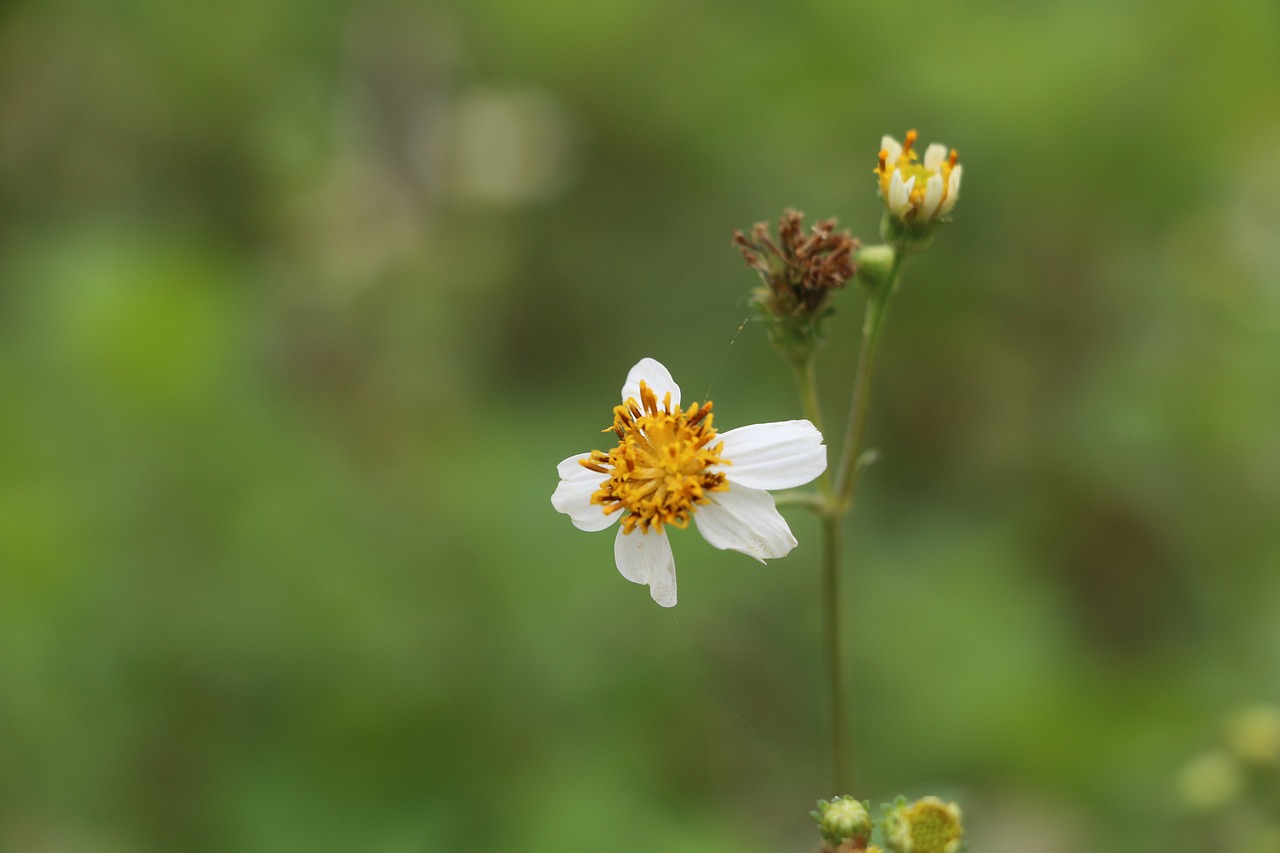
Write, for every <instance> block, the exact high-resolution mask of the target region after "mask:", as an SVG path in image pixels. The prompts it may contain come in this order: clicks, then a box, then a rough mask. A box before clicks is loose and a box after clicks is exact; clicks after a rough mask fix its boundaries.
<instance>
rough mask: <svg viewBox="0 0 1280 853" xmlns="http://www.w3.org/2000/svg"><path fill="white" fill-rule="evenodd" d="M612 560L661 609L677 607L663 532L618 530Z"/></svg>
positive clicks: (672, 566)
mask: <svg viewBox="0 0 1280 853" xmlns="http://www.w3.org/2000/svg"><path fill="white" fill-rule="evenodd" d="M646 381H647V380H646ZM613 558H614V559H615V560H616V561H617V562H618V571H619V572H621V573H622V576H623V577H624V578H626V579H627V580H629V581H631V582H632V583H643V584H648V585H649V595H650V596H652V598H653V600H654V601H656V602H658V603H659V604H661V605H662V606H663V607H675V606H676V561H675V557H673V556H672V555H671V541H670V540H669V539H667V534H666V533H654V532H649V533H643V532H641V531H640V530H638V529H637V530H635V531H633V532H631V533H626V532H625V528H618V537H617V538H616V539H614V540H613Z"/></svg>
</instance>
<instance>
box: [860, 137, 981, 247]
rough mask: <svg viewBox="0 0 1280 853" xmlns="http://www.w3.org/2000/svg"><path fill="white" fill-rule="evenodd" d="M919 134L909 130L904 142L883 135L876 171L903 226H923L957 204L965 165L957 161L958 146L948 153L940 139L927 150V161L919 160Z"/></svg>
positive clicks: (882, 190) (885, 196)
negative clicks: (939, 141)
mask: <svg viewBox="0 0 1280 853" xmlns="http://www.w3.org/2000/svg"><path fill="white" fill-rule="evenodd" d="M917 136H918V134H917V133H916V132H915V131H914V130H909V131H907V136H906V139H905V141H903V142H902V143H899V142H898V140H896V139H894V138H893V137H892V136H885V137H884V138H882V139H881V140H880V157H879V162H878V163H877V165H876V169H875V173H876V176H877V177H878V178H879V181H880V197H881V198H883V199H884V206H885V209H886V210H888V212H889V215H890V216H892V217H893V218H894V219H896V220H897V221H898V222H900V223H901V224H902V225H905V226H908V227H910V228H915V229H922V228H927V227H928V226H929V225H931V224H932V223H933V222H934V221H935V220H936V219H943V218H945V217H946V215H947V214H948V213H950V212H951V208H953V207H955V205H956V200H957V199H958V198H959V197H960V175H961V172H962V171H963V168H964V167H962V166H961V165H960V164H959V163H958V162H957V157H958V155H957V154H956V150H955V149H954V148H952V149H951V150H950V152H949V153H948V150H947V147H946V146H945V145H939V144H937V143H936V142H935V143H934V144H932V145H930V146H929V147H928V148H926V149H925V152H924V161H923V162H917V161H918V160H919V155H917V154H916V152H915V142H916V138H917Z"/></svg>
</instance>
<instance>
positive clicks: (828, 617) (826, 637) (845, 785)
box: [822, 511, 854, 793]
mask: <svg viewBox="0 0 1280 853" xmlns="http://www.w3.org/2000/svg"><path fill="white" fill-rule="evenodd" d="M841 522H842V519H841V517H840V515H839V514H837V513H833V512H830V511H828V512H826V513H824V514H823V516H822V645H823V647H824V650H825V652H826V655H825V657H826V663H827V715H828V717H829V718H830V720H831V762H832V771H833V773H834V774H835V785H836V790H837V791H840V792H844V793H847V792H849V791H852V790H854V788H853V778H852V777H851V775H850V773H849V767H850V765H849V750H848V747H847V745H846V744H845V727H846V726H847V725H848V723H849V721H848V719H847V718H846V717H845V709H844V680H843V679H842V677H841V675H842V672H843V669H842V666H841V663H840V550H841V539H842V535H843V531H844V525H843V524H842V523H841Z"/></svg>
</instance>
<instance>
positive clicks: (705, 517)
mask: <svg viewBox="0 0 1280 853" xmlns="http://www.w3.org/2000/svg"><path fill="white" fill-rule="evenodd" d="M693 520H694V523H696V524H697V525H698V532H699V533H701V534H702V536H703V538H705V539H706V540H707V541H708V542H710V543H711V544H712V545H714V546H715V547H717V548H720V549H729V550H732V551H741V552H742V553H744V554H747V555H749V556H752V557H755V558H756V559H757V560H759V561H760V562H762V563H763V562H764V561H765V559H766V558H773V557H785V556H786V555H787V552H789V551H790V550H791V549H792V548H794V547H796V537H794V536H792V535H791V528H790V527H787V520H786V519H785V518H783V517H782V514H781V513H779V512H778V510H777V508H776V507H775V506H774V504H773V496H772V495H770V494H769V493H768V492H764V491H761V490H759V489H748V488H744V487H742V486H731V487H730V488H729V491H727V492H713V493H712V494H711V503H710V504H708V505H706V506H701V507H698V511H697V513H695V514H694V516H693Z"/></svg>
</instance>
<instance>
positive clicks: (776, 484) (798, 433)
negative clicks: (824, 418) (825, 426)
mask: <svg viewBox="0 0 1280 853" xmlns="http://www.w3.org/2000/svg"><path fill="white" fill-rule="evenodd" d="M718 437H719V438H720V439H721V440H722V441H723V442H724V453H723V454H722V455H723V456H724V458H725V460H727V461H728V462H730V463H731V464H729V465H726V466H724V467H718V468H717V470H718V471H721V472H722V473H723V474H724V475H725V477H726V478H727V479H728V480H729V482H730V483H733V484H735V485H738V486H746V487H747V488H749V489H793V488H795V487H796V486H803V485H804V484H805V483H807V482H809V481H810V480H812V479H813V478H814V477H816V476H818V475H819V474H821V473H822V472H823V471H825V470H826V468H827V448H826V447H824V446H823V444H822V433H820V432H818V429H817V427H815V426H814V425H813V424H811V423H809V422H808V421H780V422H778V423H771V424H754V425H752V426H745V427H738V428H737V429H731V430H729V431H728V432H722V433H720V434H719V436H718Z"/></svg>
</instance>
